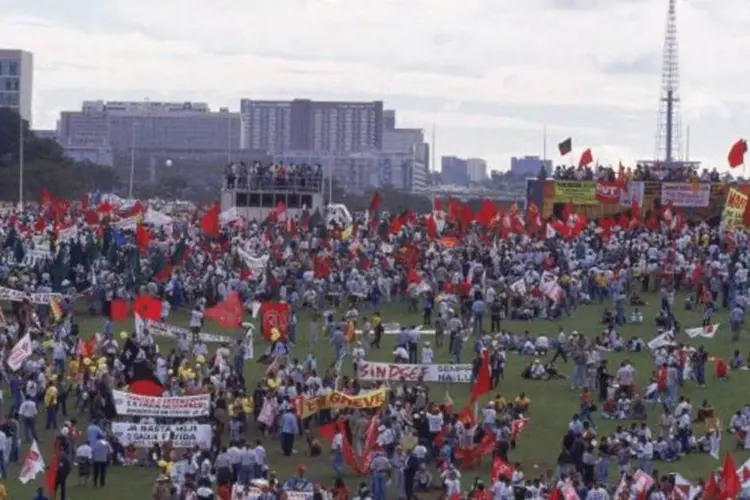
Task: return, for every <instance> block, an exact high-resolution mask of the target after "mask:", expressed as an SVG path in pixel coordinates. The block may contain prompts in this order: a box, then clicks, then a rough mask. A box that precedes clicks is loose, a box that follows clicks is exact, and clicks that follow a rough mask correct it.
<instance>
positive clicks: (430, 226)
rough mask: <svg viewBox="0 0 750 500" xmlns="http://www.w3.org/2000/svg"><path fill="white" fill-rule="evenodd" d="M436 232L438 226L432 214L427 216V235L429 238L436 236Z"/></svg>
mask: <svg viewBox="0 0 750 500" xmlns="http://www.w3.org/2000/svg"><path fill="white" fill-rule="evenodd" d="M437 234H438V228H437V222H435V217H433V216H432V215H430V216H428V217H427V236H429V237H430V239H435V238H437Z"/></svg>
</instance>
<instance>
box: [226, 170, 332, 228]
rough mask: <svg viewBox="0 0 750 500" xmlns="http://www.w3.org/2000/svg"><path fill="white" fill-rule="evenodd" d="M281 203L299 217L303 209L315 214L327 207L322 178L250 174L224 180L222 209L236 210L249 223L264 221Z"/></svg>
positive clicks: (289, 212)
mask: <svg viewBox="0 0 750 500" xmlns="http://www.w3.org/2000/svg"><path fill="white" fill-rule="evenodd" d="M279 202H282V203H283V204H284V206H285V207H286V210H287V213H288V214H289V215H292V216H297V215H300V214H301V213H302V211H303V210H304V209H308V210H310V211H314V210H315V209H316V208H320V209H321V210H322V209H323V208H324V205H325V204H324V201H323V177H322V175H320V174H319V173H316V174H311V175H291V176H286V177H275V176H270V175H262V176H260V175H248V176H239V177H237V178H234V179H232V178H229V177H228V176H225V177H224V181H223V183H222V189H221V210H222V211H224V210H228V209H230V208H233V207H234V208H236V209H237V213H238V214H239V215H241V216H242V217H245V218H246V219H248V220H253V219H256V220H262V219H265V218H266V217H267V216H268V214H269V213H270V212H271V211H272V210H274V209H275V208H276V207H277V206H278V205H279Z"/></svg>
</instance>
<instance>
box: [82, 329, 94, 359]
mask: <svg viewBox="0 0 750 500" xmlns="http://www.w3.org/2000/svg"><path fill="white" fill-rule="evenodd" d="M78 351H79V352H80V353H81V356H83V357H84V358H92V357H94V355H95V354H96V334H95V333H92V334H91V336H89V339H88V340H87V341H85V342H84V340H83V339H82V338H79V339H78Z"/></svg>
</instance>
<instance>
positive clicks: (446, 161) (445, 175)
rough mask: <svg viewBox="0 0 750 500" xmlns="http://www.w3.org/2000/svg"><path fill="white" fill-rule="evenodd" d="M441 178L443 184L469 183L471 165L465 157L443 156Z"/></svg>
mask: <svg viewBox="0 0 750 500" xmlns="http://www.w3.org/2000/svg"><path fill="white" fill-rule="evenodd" d="M440 178H441V180H442V182H443V184H455V185H457V186H468V185H469V167H468V164H467V162H466V160H464V159H463V158H459V157H457V156H443V157H442V158H441V159H440Z"/></svg>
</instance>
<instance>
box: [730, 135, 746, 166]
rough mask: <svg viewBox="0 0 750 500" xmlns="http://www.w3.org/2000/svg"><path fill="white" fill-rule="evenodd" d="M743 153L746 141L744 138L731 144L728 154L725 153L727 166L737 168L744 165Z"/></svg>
mask: <svg viewBox="0 0 750 500" xmlns="http://www.w3.org/2000/svg"><path fill="white" fill-rule="evenodd" d="M745 153H747V141H745V139H740V140H738V141H737V142H735V143H734V144H732V147H731V149H730V150H729V154H728V155H727V160H728V161H729V166H730V167H732V168H737V167H739V166H741V165H744V164H745Z"/></svg>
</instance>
